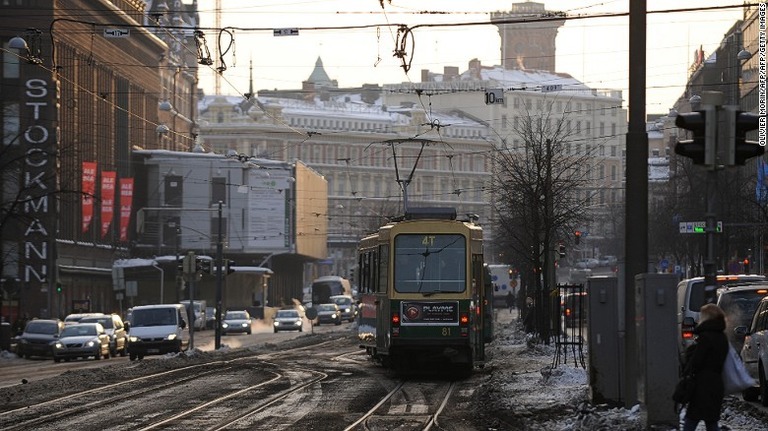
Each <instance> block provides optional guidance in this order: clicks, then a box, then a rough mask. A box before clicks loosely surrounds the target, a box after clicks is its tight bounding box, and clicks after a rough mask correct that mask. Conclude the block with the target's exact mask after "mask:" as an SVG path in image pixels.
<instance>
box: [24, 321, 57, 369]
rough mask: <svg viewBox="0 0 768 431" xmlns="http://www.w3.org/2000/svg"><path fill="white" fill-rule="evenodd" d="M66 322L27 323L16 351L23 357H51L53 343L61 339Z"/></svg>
mask: <svg viewBox="0 0 768 431" xmlns="http://www.w3.org/2000/svg"><path fill="white" fill-rule="evenodd" d="M62 329H64V322H62V321H61V320H59V319H34V320H30V321H29V322H27V325H26V326H25V327H24V332H23V333H22V334H21V336H20V337H19V339H18V344H17V346H16V349H17V350H18V354H19V356H21V357H24V358H27V359H29V358H30V357H31V356H51V355H52V354H53V342H54V341H56V340H58V339H59V333H61V330H62Z"/></svg>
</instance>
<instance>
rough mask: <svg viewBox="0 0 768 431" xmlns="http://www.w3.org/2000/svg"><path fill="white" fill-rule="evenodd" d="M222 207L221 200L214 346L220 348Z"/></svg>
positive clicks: (217, 247) (222, 250) (217, 244)
mask: <svg viewBox="0 0 768 431" xmlns="http://www.w3.org/2000/svg"><path fill="white" fill-rule="evenodd" d="M221 207H222V202H221V201H219V209H218V211H219V213H218V214H219V233H218V237H217V238H216V262H217V265H216V337H215V338H216V340H215V346H214V348H215V349H216V350H219V348H221V296H222V292H221V290H222V274H221V271H222V266H223V264H224V256H223V254H224V244H223V239H222V232H221V231H222V229H223V227H222V225H223V223H222V221H221V217H222V215H221Z"/></svg>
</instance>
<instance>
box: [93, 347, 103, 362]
mask: <svg viewBox="0 0 768 431" xmlns="http://www.w3.org/2000/svg"><path fill="white" fill-rule="evenodd" d="M93 359H94V360H97V361H99V360H101V349H99V351H98V352H96V354H95V355H93Z"/></svg>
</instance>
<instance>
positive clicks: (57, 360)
mask: <svg viewBox="0 0 768 431" xmlns="http://www.w3.org/2000/svg"><path fill="white" fill-rule="evenodd" d="M53 362H56V363H59V362H61V358H57V357H56V356H54V357H53Z"/></svg>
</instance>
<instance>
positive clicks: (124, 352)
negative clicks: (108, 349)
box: [120, 343, 128, 357]
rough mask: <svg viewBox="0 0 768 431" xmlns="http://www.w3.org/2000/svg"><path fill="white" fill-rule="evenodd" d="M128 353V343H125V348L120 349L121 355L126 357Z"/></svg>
mask: <svg viewBox="0 0 768 431" xmlns="http://www.w3.org/2000/svg"><path fill="white" fill-rule="evenodd" d="M127 353H128V343H125V344H123V349H122V350H120V356H122V357H125V355H126V354H127Z"/></svg>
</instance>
